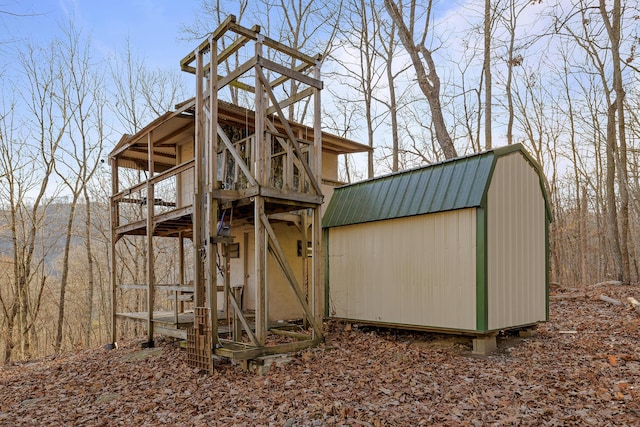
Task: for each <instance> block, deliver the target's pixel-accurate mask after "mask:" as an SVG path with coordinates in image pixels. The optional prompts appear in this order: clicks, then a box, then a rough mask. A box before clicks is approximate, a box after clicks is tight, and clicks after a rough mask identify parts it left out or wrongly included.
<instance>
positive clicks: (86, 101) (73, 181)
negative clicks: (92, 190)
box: [54, 22, 104, 352]
mask: <svg viewBox="0 0 640 427" xmlns="http://www.w3.org/2000/svg"><path fill="white" fill-rule="evenodd" d="M64 37H65V38H64V40H60V41H59V42H58V43H59V44H58V49H59V56H60V60H61V61H63V62H64V64H66V67H61V70H62V73H63V74H64V75H65V76H64V78H65V80H67V81H68V82H69V84H68V86H67V87H66V88H67V90H68V95H66V96H67V97H68V99H69V104H68V105H69V117H70V118H71V121H70V123H69V127H68V132H67V134H68V137H69V144H66V145H64V146H61V147H60V150H59V154H60V155H59V157H58V158H57V159H56V162H55V171H56V173H57V175H58V177H59V179H60V180H61V181H62V183H63V184H64V186H65V187H66V191H68V192H69V193H70V198H71V201H70V203H69V204H68V209H69V211H68V215H67V223H66V228H65V234H64V250H63V256H62V271H61V278H60V300H59V304H58V321H57V332H56V339H55V343H54V349H55V351H56V352H60V351H61V350H62V344H63V325H64V323H65V302H66V301H65V296H66V290H67V283H68V279H69V261H70V260H69V254H70V250H71V241H72V238H73V235H74V221H75V218H76V210H77V208H78V201H79V200H80V197H81V196H82V195H85V200H87V201H88V198H87V197H86V195H87V193H86V186H87V183H88V182H89V180H91V178H92V177H93V175H94V173H95V171H96V170H97V168H98V165H99V162H100V156H101V155H102V150H103V141H102V129H101V127H102V123H101V117H102V108H103V107H102V105H103V104H104V100H103V99H101V93H100V91H101V87H102V84H103V83H102V76H101V75H100V73H99V71H98V70H97V69H96V65H95V64H93V63H92V59H91V56H90V52H91V50H92V48H91V44H90V41H88V40H86V39H85V38H84V37H83V35H82V33H81V31H80V30H77V29H76V27H75V26H74V24H73V22H70V23H69V26H68V27H67V28H65V29H64ZM88 207H89V206H88V205H87V208H88ZM85 215H86V221H88V224H85V231H87V232H88V233H89V234H88V235H87V236H86V239H87V241H90V230H91V223H90V218H91V217H90V215H91V214H90V212H89V211H88V210H87V212H85ZM88 245H89V247H88V267H89V271H88V277H87V286H88V287H89V288H92V287H93V277H92V276H93V263H92V259H91V253H90V249H91V247H90V243H88Z"/></svg>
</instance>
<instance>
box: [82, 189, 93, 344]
mask: <svg viewBox="0 0 640 427" xmlns="http://www.w3.org/2000/svg"><path fill="white" fill-rule="evenodd" d="M83 192H84V200H85V209H86V213H85V223H84V233H85V238H86V244H85V247H86V249H87V303H86V305H87V320H86V324H85V331H84V345H85V347H89V346H90V344H91V330H92V322H93V290H94V283H93V252H92V250H91V234H92V233H91V226H92V225H91V200H90V199H89V192H88V191H87V186H86V183H85V185H84V187H83Z"/></svg>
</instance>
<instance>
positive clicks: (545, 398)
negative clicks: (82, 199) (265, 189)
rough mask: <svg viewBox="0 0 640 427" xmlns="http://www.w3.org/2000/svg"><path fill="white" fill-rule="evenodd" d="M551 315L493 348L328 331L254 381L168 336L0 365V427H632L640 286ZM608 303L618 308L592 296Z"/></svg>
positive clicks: (639, 405) (638, 402) (562, 300)
mask: <svg viewBox="0 0 640 427" xmlns="http://www.w3.org/2000/svg"><path fill="white" fill-rule="evenodd" d="M555 293H556V294H557V295H555V296H553V299H552V300H551V304H550V309H551V319H550V321H549V322H548V323H545V324H541V325H540V326H539V327H538V330H537V333H536V334H535V335H534V336H532V337H528V338H520V337H518V336H514V335H513V334H506V335H505V334H502V335H500V336H499V338H498V346H499V348H498V351H496V352H495V353H493V354H491V355H488V356H476V355H473V354H472V352H471V340H470V339H468V338H464V337H452V336H443V335H435V334H425V333H415V332H399V331H393V330H383V329H374V328H370V327H358V326H357V325H354V326H351V325H349V326H347V325H344V324H341V323H327V324H326V325H325V326H326V331H327V334H326V335H327V336H326V344H325V345H324V346H321V347H319V348H316V349H313V350H306V351H302V352H300V353H297V354H295V355H292V356H291V357H290V358H289V359H288V363H286V364H281V365H273V366H272V367H271V369H270V370H269V371H268V372H266V373H263V374H259V373H256V372H245V371H243V370H241V369H240V367H239V366H237V365H232V364H229V363H222V362H220V363H216V366H215V368H216V369H215V373H214V374H213V375H204V374H201V373H199V372H197V371H196V370H194V369H192V368H189V367H188V366H187V364H186V354H185V352H184V351H183V350H181V349H180V348H179V346H178V345H177V344H176V343H174V342H171V341H164V342H161V343H160V344H159V346H158V347H156V348H154V349H148V350H140V347H139V344H138V343H136V342H128V343H124V345H121V346H120V347H119V348H118V349H117V350H112V351H108V350H105V349H102V348H99V349H91V350H85V351H79V352H75V353H70V354H65V355H63V356H59V357H49V358H46V359H41V360H37V361H29V362H25V363H19V364H14V365H12V366H7V367H4V368H0V425H3V426H13V425H16V426H17V425H37V426H41V425H69V426H77V425H82V426H103V425H127V426H129V425H136V426H143V425H148V426H157V425H194V426H217V425H228V426H233V425H236V426H289V427H291V426H325V425H327V426H386V425H390V426H417V425H446V426H466V425H470V426H486V425H518V426H520V425H535V426H540V425H542V426H567V425H580V426H586V425H596V426H607V425H611V426H623V425H629V426H631V425H640V329H639V324H640V315H639V314H638V313H636V312H635V311H634V310H633V308H632V307H631V305H630V304H628V303H627V301H626V298H627V297H629V296H633V297H635V298H636V299H640V286H636V285H634V286H621V285H602V286H593V287H590V288H588V289H580V290H576V289H573V290H572V289H558V290H555ZM600 295H606V296H608V297H610V298H616V299H618V300H620V301H621V302H623V304H622V305H613V304H610V303H607V302H604V301H602V300H600V299H599V296H600Z"/></svg>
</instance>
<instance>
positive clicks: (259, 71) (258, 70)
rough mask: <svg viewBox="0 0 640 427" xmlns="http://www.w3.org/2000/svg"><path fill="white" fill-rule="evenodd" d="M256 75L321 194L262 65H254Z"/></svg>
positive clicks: (317, 190)
mask: <svg viewBox="0 0 640 427" xmlns="http://www.w3.org/2000/svg"><path fill="white" fill-rule="evenodd" d="M256 76H257V77H258V78H259V79H260V82H261V83H262V84H263V86H264V88H265V90H266V92H267V94H268V95H269V98H271V102H273V104H274V106H275V108H276V110H277V112H278V117H279V119H280V122H281V123H282V126H284V129H285V131H286V133H287V136H288V137H289V139H290V140H291V143H292V144H293V148H294V149H295V151H296V155H297V156H298V158H299V159H300V161H301V163H302V166H303V167H304V170H305V172H306V173H307V176H308V177H309V181H310V182H311V186H312V187H313V190H314V191H315V193H316V194H318V195H321V194H322V190H321V189H320V185H319V184H318V181H317V180H316V179H315V176H314V174H313V170H311V168H310V167H309V164H308V163H307V162H305V161H304V156H303V155H302V150H301V149H300V144H299V143H298V140H297V139H296V137H295V135H294V133H293V131H292V130H291V127H290V126H289V122H288V121H287V120H286V119H285V115H284V113H283V112H282V110H281V109H280V107H279V106H278V99H277V98H276V96H275V94H274V93H273V91H272V90H271V88H270V87H269V85H268V83H269V82H268V81H267V78H266V77H265V76H264V73H263V72H262V67H260V65H259V64H257V65H256ZM257 114H258V112H257V111H256V115H257Z"/></svg>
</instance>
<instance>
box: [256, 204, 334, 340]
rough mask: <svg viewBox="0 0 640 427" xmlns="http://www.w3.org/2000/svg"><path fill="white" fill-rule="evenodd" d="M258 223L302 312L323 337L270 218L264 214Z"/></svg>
mask: <svg viewBox="0 0 640 427" xmlns="http://www.w3.org/2000/svg"><path fill="white" fill-rule="evenodd" d="M256 222H262V224H263V225H264V229H265V230H266V232H267V234H268V235H269V239H270V240H269V252H271V254H272V255H273V258H274V259H275V261H276V264H278V267H280V270H281V271H282V273H283V274H284V276H285V277H286V278H287V283H288V284H289V287H290V288H291V289H292V290H293V292H294V293H295V295H296V297H297V298H298V302H299V303H300V306H301V307H302V310H303V311H304V313H305V315H306V316H307V319H308V320H309V323H311V326H312V327H313V329H314V330H315V331H316V333H317V334H318V335H320V336H322V327H321V326H320V325H319V324H318V323H317V322H316V318H315V315H314V312H312V311H311V309H310V308H309V305H308V304H307V301H306V300H305V296H304V294H303V293H302V291H301V289H300V285H298V280H297V279H296V276H295V274H294V273H293V270H291V266H290V265H289V263H288V262H287V258H286V256H285V255H284V252H283V251H282V248H281V247H280V243H278V238H277V236H276V233H275V231H273V228H271V224H270V223H269V218H267V216H266V215H264V214H262V215H261V216H260V221H256Z"/></svg>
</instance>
